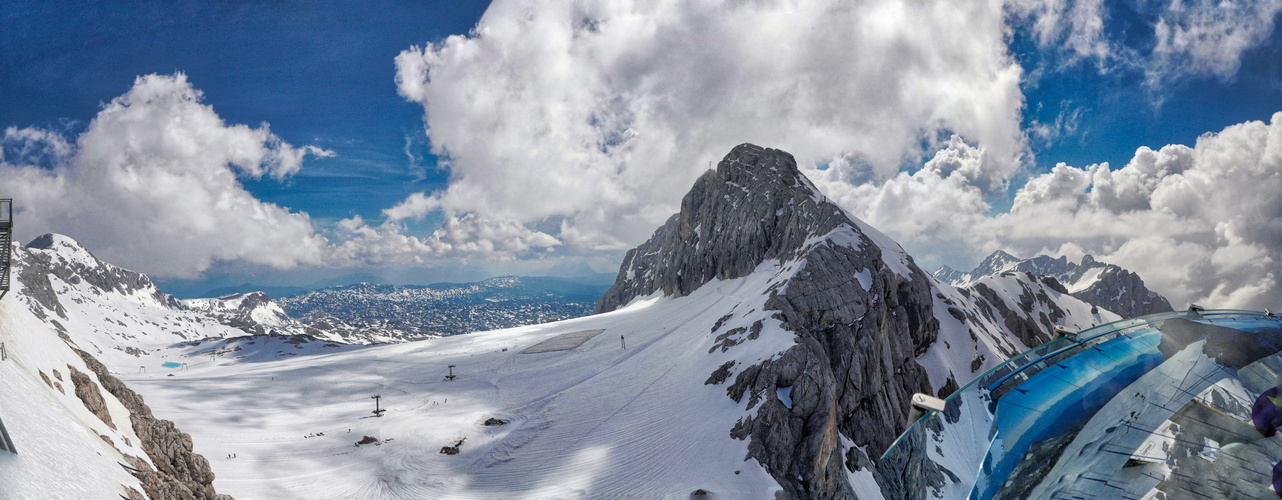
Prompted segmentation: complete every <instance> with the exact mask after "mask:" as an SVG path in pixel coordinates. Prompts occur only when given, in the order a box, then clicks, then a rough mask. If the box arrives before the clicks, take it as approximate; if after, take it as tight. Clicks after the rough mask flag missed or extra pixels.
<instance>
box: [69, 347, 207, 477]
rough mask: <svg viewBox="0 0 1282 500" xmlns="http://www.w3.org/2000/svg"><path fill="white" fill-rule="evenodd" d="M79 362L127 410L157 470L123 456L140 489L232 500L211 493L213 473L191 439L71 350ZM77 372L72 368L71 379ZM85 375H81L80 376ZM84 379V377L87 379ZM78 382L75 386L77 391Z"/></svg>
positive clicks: (85, 356)
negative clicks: (128, 460)
mask: <svg viewBox="0 0 1282 500" xmlns="http://www.w3.org/2000/svg"><path fill="white" fill-rule="evenodd" d="M74 350H75V351H76V354H78V355H80V359H82V360H84V362H85V365H86V366H87V367H89V369H90V370H91V371H93V372H94V374H95V375H97V376H98V380H99V381H101V382H102V387H103V388H104V389H106V390H107V392H109V393H111V394H112V395H113V396H115V397H116V399H117V400H119V401H120V403H121V404H123V405H124V406H125V408H126V409H128V410H129V417H130V420H131V421H132V424H133V429H134V434H136V435H137V436H138V439H139V440H140V442H139V445H140V446H141V447H142V449H143V451H144V452H146V453H147V456H148V457H149V458H150V459H151V461H152V463H154V464H155V465H156V469H152V468H151V466H150V465H148V464H147V462H146V461H144V460H142V459H140V458H137V457H128V456H127V457H126V459H132V460H130V462H131V465H132V467H133V468H135V469H137V470H138V472H134V473H133V474H134V476H135V477H137V478H138V479H139V480H140V481H141V482H142V486H143V491H144V492H146V494H147V496H148V497H150V498H152V499H196V500H231V497H230V496H228V495H219V494H217V493H216V492H215V491H214V485H213V481H214V473H213V471H212V470H210V468H209V461H208V460H206V459H205V457H203V456H200V455H199V454H197V453H195V452H193V451H192V442H191V436H190V435H188V434H187V433H184V432H182V431H180V430H178V428H177V427H176V426H174V423H173V422H171V421H169V420H164V419H158V418H156V417H155V416H154V415H152V413H151V408H148V407H147V404H146V403H145V402H143V399H142V396H139V395H138V394H137V393H135V392H134V391H133V390H131V389H129V388H128V387H126V386H125V384H124V383H123V382H121V381H120V379H117V378H116V377H114V376H112V375H111V373H109V372H108V371H107V367H105V366H103V365H102V363H99V362H98V360H97V359H94V357H93V356H92V355H90V354H89V353H87V352H84V351H82V350H80V349H74ZM77 373H78V372H76V371H75V369H74V368H73V369H72V372H71V377H72V380H76V375H77ZM81 375H82V376H84V375H83V374H81ZM86 378H87V376H86ZM78 389H79V383H77V392H79V391H78Z"/></svg>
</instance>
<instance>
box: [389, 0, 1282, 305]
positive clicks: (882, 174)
mask: <svg viewBox="0 0 1282 500" xmlns="http://www.w3.org/2000/svg"><path fill="white" fill-rule="evenodd" d="M1104 7H1105V3H1104V2H1100V1H1099V0H1084V1H1070V0H1013V1H1010V2H965V3H962V4H958V3H956V2H940V3H933V4H932V3H918V2H897V1H874V2H853V3H852V2H838V1H825V0H809V1H796V2H634V1H629V0H613V1H602V2H565V3H558V4H557V5H556V6H553V7H549V6H547V5H545V4H542V3H539V2H532V1H527V0H499V1H496V2H494V4H492V5H491V7H490V9H489V10H488V11H487V12H486V14H485V16H484V17H483V18H482V20H481V22H480V23H479V24H478V26H477V27H476V29H475V30H473V32H471V33H470V34H468V35H467V36H453V37H450V38H447V39H446V40H444V41H442V42H440V43H436V44H430V45H428V46H425V47H413V48H410V49H408V50H406V51H404V52H402V53H401V54H400V55H399V56H397V57H396V67H397V84H398V88H399V91H400V93H401V95H403V96H404V97H405V98H407V99H408V100H410V101H413V102H416V103H419V104H421V105H422V106H423V109H424V123H425V129H426V135H427V138H428V140H429V142H430V144H431V147H432V151H433V153H434V154H436V155H438V156H439V157H440V162H439V164H440V165H441V166H442V167H443V168H446V169H448V170H449V172H450V184H449V187H448V188H447V189H445V190H442V191H438V192H433V193H426V192H424V193H418V194H415V195H413V196H411V197H409V198H407V199H406V200H404V201H403V202H402V203H400V204H398V205H396V206H394V207H391V208H389V209H388V210H387V211H385V213H384V215H385V217H386V218H387V219H388V220H389V221H400V220H415V219H419V218H422V217H424V216H426V215H427V214H433V213H439V214H440V215H441V216H443V217H444V218H445V219H446V221H447V222H446V224H445V228H449V227H456V226H466V227H469V228H472V230H471V231H470V232H455V233H453V234H456V235H457V237H458V238H471V239H470V240H468V241H470V242H472V243H479V242H480V241H478V240H476V238H482V239H483V238H485V236H483V234H491V233H492V234H496V235H500V237H505V236H507V235H509V234H512V233H513V232H514V230H515V229H516V228H533V227H538V228H540V229H541V230H542V232H540V233H539V239H543V238H542V237H543V236H546V237H547V240H548V241H547V242H551V241H557V242H559V243H562V244H565V245H567V246H569V247H570V248H582V249H588V250H593V249H595V250H618V249H624V248H628V247H631V246H633V245H635V244H636V243H638V242H639V241H641V240H643V239H644V238H645V237H647V236H648V235H649V232H650V231H651V230H652V229H653V228H654V227H656V226H657V225H659V224H660V223H661V222H662V221H663V220H664V219H666V218H667V216H668V215H670V214H671V213H672V212H674V211H675V209H676V206H677V203H678V201H679V196H680V195H681V193H684V192H685V190H686V189H687V188H688V186H689V184H690V182H691V181H692V180H693V179H694V178H695V177H696V176H697V175H698V174H699V173H700V172H701V171H702V170H703V169H705V168H707V167H708V165H709V163H710V162H714V161H716V160H717V159H719V158H720V157H721V155H723V154H724V153H725V152H726V151H728V150H729V149H730V148H731V147H732V146H733V145H735V144H738V143H741V142H755V143H758V144H762V145H766V146H770V147H776V148H780V149H784V150H787V151H789V152H792V153H793V154H794V155H795V156H796V157H797V159H798V160H799V163H801V164H802V165H808V166H810V170H809V175H810V176H811V177H812V178H814V179H816V181H817V182H818V183H820V184H821V185H822V187H823V188H824V189H825V191H827V192H828V193H829V194H830V195H831V196H832V197H833V198H835V199H837V200H839V201H840V202H841V203H842V204H843V205H844V206H846V207H847V208H849V209H850V210H851V211H852V212H853V213H855V214H857V215H858V216H860V217H863V218H865V219H867V220H869V222H872V223H873V224H874V225H877V226H878V227H880V228H882V230H884V231H886V232H888V233H890V234H891V235H893V236H895V237H896V238H898V239H900V240H901V241H902V242H903V243H904V244H905V246H906V247H908V248H909V250H910V251H912V252H914V253H919V254H921V255H922V256H923V257H924V258H923V259H921V260H923V261H925V262H942V261H944V260H945V259H947V260H950V261H951V262H953V263H957V262H958V261H959V260H960V261H961V262H968V263H973V262H975V261H976V260H978V259H979V258H980V257H982V256H983V255H984V254H986V253H987V252H990V251H991V250H994V249H997V248H1006V249H1008V250H1012V251H1016V252H1021V253H1024V254H1026V255H1031V254H1032V253H1036V252H1049V253H1056V254H1059V253H1067V254H1073V255H1078V254H1080V253H1082V252H1092V253H1094V254H1096V255H1097V256H1100V257H1102V258H1104V259H1111V260H1113V261H1115V262H1117V263H1119V264H1122V265H1126V266H1128V267H1130V268H1132V269H1135V270H1137V271H1139V272H1140V273H1141V275H1142V276H1144V277H1145V278H1146V279H1148V280H1149V281H1150V282H1151V283H1152V284H1153V285H1154V286H1155V287H1156V288H1157V289H1158V290H1161V291H1163V292H1164V293H1167V294H1168V295H1170V297H1171V298H1172V299H1173V300H1174V301H1176V302H1181V301H1183V300H1201V301H1204V302H1207V303H1209V304H1211V305H1217V306H1251V307H1255V306H1262V305H1265V303H1266V302H1269V301H1274V302H1276V301H1277V300H1278V299H1279V298H1282V297H1280V293H1279V291H1278V290H1277V288H1276V286H1274V285H1272V284H1271V281H1270V280H1272V279H1273V276H1275V275H1278V274H1280V273H1279V272H1278V265H1277V264H1276V263H1277V262H1278V257H1279V256H1278V255H1277V253H1276V250H1274V249H1276V248H1279V246H1282V245H1279V243H1282V242H1279V241H1278V240H1276V239H1270V238H1273V237H1274V236H1271V235H1275V232H1270V231H1269V230H1266V229H1265V228H1267V227H1272V226H1274V225H1276V224H1278V222H1277V221H1278V219H1279V214H1278V213H1276V212H1268V210H1269V209H1268V208H1261V207H1272V206H1275V205H1273V204H1270V203H1264V204H1263V205H1261V204H1259V203H1257V204H1248V202H1247V201H1246V200H1252V202H1262V201H1266V200H1270V199H1272V198H1268V195H1267V193H1268V192H1267V191H1263V190H1262V189H1263V188H1262V186H1267V185H1268V183H1267V182H1255V181H1253V180H1251V179H1253V177H1252V176H1253V175H1266V174H1267V172H1270V171H1269V168H1272V167H1270V166H1269V165H1272V163H1270V162H1271V161H1272V160H1269V159H1268V158H1271V156H1270V154H1271V153H1269V151H1272V149H1270V148H1276V147H1277V146H1271V145H1269V144H1271V143H1269V141H1268V140H1265V139H1261V138H1260V137H1266V136H1267V135H1268V134H1264V135H1263V136H1260V134H1262V133H1263V132H1258V131H1257V132H1254V134H1255V135H1252V133H1248V130H1257V129H1259V130H1263V129H1269V128H1271V127H1273V126H1274V125H1273V124H1269V125H1265V124H1263V123H1245V124H1241V125H1239V126H1235V127H1230V128H1229V129H1226V130H1224V131H1222V132H1220V133H1218V134H1209V135H1207V136H1205V137H1203V138H1202V139H1201V140H1200V141H1199V142H1198V144H1197V145H1196V146H1194V147H1192V148H1188V147H1184V146H1167V147H1164V148H1161V149H1160V150H1157V151H1152V150H1148V149H1140V150H1139V151H1138V152H1137V153H1136V156H1135V158H1134V159H1133V160H1132V161H1131V162H1130V163H1129V164H1128V165H1126V166H1125V167H1124V168H1121V169H1118V170H1117V171H1110V170H1109V169H1108V166H1107V165H1092V166H1086V167H1080V168H1079V167H1070V166H1067V165H1061V166H1059V167H1056V168H1055V169H1053V170H1052V171H1051V172H1049V173H1046V174H1043V175H1035V176H1032V179H1031V180H1030V181H1029V182H1028V183H1027V185H1025V186H1023V187H1019V186H1011V182H1012V180H1013V179H1018V178H1021V176H1022V175H1027V174H1028V171H1027V169H1028V168H1029V167H1030V166H1031V165H1032V163H1031V154H1030V153H1029V148H1028V142H1029V137H1030V136H1032V137H1037V138H1040V139H1041V140H1053V139H1055V137H1057V136H1058V135H1060V134H1062V133H1068V134H1071V133H1073V130H1074V129H1075V128H1076V120H1077V114H1078V113H1080V109H1064V110H1062V112H1061V120H1060V121H1057V123H1056V124H1055V125H1054V129H1052V128H1051V126H1050V125H1049V124H1046V125H1040V124H1037V123H1033V124H1032V125H1031V128H1030V129H1029V130H1027V131H1025V130H1023V129H1021V126H1020V123H1021V119H1022V113H1023V106H1024V97H1023V94H1022V92H1021V90H1020V84H1021V79H1023V78H1026V77H1027V75H1025V73H1024V69H1023V68H1021V67H1020V66H1019V64H1017V63H1016V62H1015V61H1014V60H1013V58H1012V56H1011V54H1010V53H1009V49H1008V46H1007V44H1008V43H1009V42H1010V36H1011V32H1012V30H1015V29H1020V30H1026V32H1027V33H1030V34H1031V37H1032V40H1033V41H1034V43H1035V44H1036V45H1038V46H1039V47H1040V48H1041V49H1043V50H1045V51H1048V53H1053V54H1058V56H1059V57H1058V58H1059V60H1061V61H1062V62H1061V64H1062V65H1063V66H1062V67H1061V68H1060V69H1063V68H1068V67H1072V66H1074V65H1075V64H1076V63H1077V62H1079V61H1093V62H1094V63H1095V65H1096V67H1097V69H1098V71H1100V72H1102V73H1110V72H1120V73H1126V74H1130V75H1139V76H1140V78H1141V79H1142V80H1143V81H1145V82H1147V83H1146V84H1145V85H1147V86H1148V87H1149V88H1150V90H1153V91H1154V101H1155V103H1159V102H1161V100H1162V99H1163V97H1162V95H1161V93H1162V89H1164V88H1168V87H1169V86H1170V85H1172V84H1175V83H1178V82H1180V81H1186V80H1188V79H1190V78H1207V77H1209V78H1218V79H1221V80H1230V79H1232V77H1233V75H1234V74H1235V73H1236V71H1237V68H1238V65H1239V64H1240V60H1241V58H1242V55H1243V53H1245V52H1246V51H1248V50H1249V49H1251V48H1252V47H1255V46H1258V45H1259V44H1260V43H1261V42H1262V41H1263V40H1265V39H1267V38H1268V36H1269V34H1270V33H1271V32H1272V30H1273V23H1274V18H1275V17H1276V14H1277V13H1278V12H1279V10H1282V1H1275V0H1269V1H1261V2H1234V3H1224V2H1209V1H1193V2H1163V3H1137V4H1134V5H1131V7H1132V8H1134V9H1138V10H1137V12H1138V14H1140V15H1139V16H1138V19H1139V20H1138V21H1137V22H1142V23H1148V25H1147V26H1146V27H1145V29H1148V30H1151V33H1150V35H1151V36H1148V37H1147V38H1145V37H1143V36H1141V37H1138V38H1135V37H1132V39H1123V38H1117V37H1118V36H1119V35H1118V34H1117V33H1110V32H1109V30H1108V23H1107V21H1108V16H1109V15H1110V12H1109V9H1105V8H1104ZM1137 40H1138V41H1137ZM1050 70H1051V71H1055V70H1057V69H1055V68H1050ZM1038 71H1039V73H1038V75H1034V76H1033V78H1041V77H1044V76H1040V75H1043V73H1040V71H1042V69H1041V68H1039V69H1038ZM1276 121H1277V120H1276V119H1274V123H1276ZM1061 122H1062V123H1061ZM1039 127H1040V128H1039ZM1248 136H1249V137H1248ZM1251 137H1254V139H1251ZM1229 151H1233V152H1235V153H1234V154H1237V155H1239V156H1242V155H1246V156H1245V157H1242V158H1234V159H1233V160H1232V161H1228V160H1226V159H1225V158H1226V157H1227V156H1230V155H1229V153H1228V152H1229ZM1251 155H1254V156H1251ZM1268 175H1272V174H1268ZM1266 178H1268V177H1267V175H1266ZM1256 180H1258V179H1256ZM1007 188H1018V191H1017V193H1016V195H1015V203H1014V207H1013V208H1012V210H1011V212H1010V213H1009V214H1001V215H993V214H991V213H989V212H991V208H992V207H991V205H990V201H991V200H994V199H999V198H1001V197H1003V195H1005V194H1006V193H1008V191H1006V189H1007ZM1274 198H1277V197H1276V196H1274ZM1261 210H1264V211H1261ZM491 226H492V227H493V229H489V230H488V232H487V231H485V230H482V228H490V227H491ZM445 228H443V230H444V229H445ZM499 228H503V229H502V230H500V229H499ZM368 229H369V230H370V231H374V232H375V233H380V234H382V233H385V234H387V235H389V236H390V235H395V234H398V233H397V228H396V227H395V226H386V225H385V226H383V228H382V229H375V228H368ZM516 232H519V231H516ZM438 233H439V232H438ZM370 238H371V239H372V238H373V236H370ZM455 243H462V240H460V241H456V242H455ZM517 247H520V245H517Z"/></svg>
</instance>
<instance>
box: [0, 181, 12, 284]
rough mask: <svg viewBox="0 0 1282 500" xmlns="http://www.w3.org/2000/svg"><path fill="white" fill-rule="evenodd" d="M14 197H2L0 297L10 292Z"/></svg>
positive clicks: (0, 216)
mask: <svg viewBox="0 0 1282 500" xmlns="http://www.w3.org/2000/svg"><path fill="white" fill-rule="evenodd" d="M12 253H13V199H12V198H0V299H3V298H4V296H5V295H6V294H8V293H9V274H10V273H9V271H10V269H11V267H12V266H11V265H10V264H11V263H12V258H13V255H12Z"/></svg>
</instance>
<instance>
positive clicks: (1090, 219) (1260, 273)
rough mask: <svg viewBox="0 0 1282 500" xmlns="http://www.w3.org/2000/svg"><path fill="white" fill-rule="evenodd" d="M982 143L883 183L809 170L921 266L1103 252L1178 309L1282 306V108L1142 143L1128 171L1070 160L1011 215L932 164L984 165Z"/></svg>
mask: <svg viewBox="0 0 1282 500" xmlns="http://www.w3.org/2000/svg"><path fill="white" fill-rule="evenodd" d="M976 150H977V148H976V147H974V146H971V145H968V144H966V143H965V142H961V141H956V140H954V141H953V142H952V143H950V144H949V146H948V148H946V149H945V150H943V151H940V153H939V154H937V155H936V157H935V159H934V160H932V161H931V162H928V163H927V165H928V167H927V168H924V169H922V170H921V171H918V172H916V173H913V174H911V175H910V174H907V173H901V174H899V175H898V176H896V177H895V178H893V179H890V180H887V181H885V182H880V183H878V182H873V183H866V184H862V185H858V186H851V185H850V184H848V183H844V182H840V181H839V180H833V179H831V175H830V174H828V173H827V172H822V171H815V172H811V173H810V175H812V176H814V177H816V178H817V179H819V180H820V182H818V183H817V184H818V185H819V186H820V187H821V188H822V189H824V190H825V191H827V192H829V195H830V196H831V197H832V198H833V199H834V200H836V201H838V202H839V203H841V204H842V205H843V206H845V207H847V208H848V209H849V210H851V211H852V213H853V214H854V215H856V216H858V217H861V218H863V219H864V220H866V221H868V222H870V223H872V224H873V225H874V226H877V227H878V228H880V229H881V230H882V231H885V232H886V233H887V234H889V235H891V236H892V237H895V238H897V239H898V240H900V241H901V243H903V244H904V246H905V247H906V248H907V249H908V250H909V251H910V252H911V253H913V254H914V256H916V257H917V258H918V261H919V262H927V263H939V262H950V263H951V264H953V265H955V266H957V267H964V266H965V265H966V264H970V265H973V264H974V263H975V262H977V261H978V260H979V259H980V258H982V257H983V255H985V254H987V253H988V252H991V251H992V250H995V249H998V248H1001V249H1005V250H1008V251H1011V252H1013V253H1015V254H1016V255H1022V256H1026V257H1031V256H1033V255H1036V254H1040V253H1048V254H1051V255H1068V256H1070V257H1073V258H1080V256H1081V255H1082V253H1091V254H1094V255H1095V256H1097V257H1099V258H1100V259H1101V260H1103V261H1105V262H1111V263H1115V264H1119V265H1121V266H1123V267H1126V268H1128V269H1130V270H1132V271H1135V272H1137V273H1139V275H1140V276H1141V277H1142V278H1143V279H1144V280H1145V282H1146V283H1147V284H1148V285H1149V286H1150V287H1151V288H1153V289H1155V290H1157V291H1159V292H1161V293H1163V294H1165V295H1166V296H1167V297H1168V298H1170V299H1171V300H1172V302H1173V305H1175V306H1177V307H1178V306H1182V305H1183V304H1186V303H1188V302H1198V303H1201V304H1203V305H1206V306H1210V307H1242V308H1250V309H1262V308H1265V307H1271V308H1278V307H1279V306H1282V286H1280V285H1279V280H1280V279H1282V195H1279V193H1282V113H1277V114H1274V115H1273V117H1272V120H1271V121H1270V122H1269V123H1265V122H1260V121H1250V122H1246V123H1241V124H1238V125H1233V126H1230V127H1228V128H1225V129H1224V130H1222V131H1220V132H1218V133H1208V134H1205V135H1203V136H1202V137H1201V138H1199V139H1198V140H1197V143H1196V144H1195V145H1193V146H1192V147H1189V146H1184V145H1167V146H1164V147H1162V148H1160V149H1157V150H1153V149H1150V148H1147V147H1141V148H1139V149H1138V150H1137V151H1136V153H1135V156H1134V157H1133V158H1132V159H1131V160H1130V161H1129V162H1128V163H1127V164H1126V165H1125V166H1123V167H1122V168H1119V169H1116V170H1110V169H1109V166H1108V165H1107V164H1099V165H1089V166H1086V167H1081V168H1079V167H1073V166H1069V165H1064V164H1060V165H1058V166H1056V167H1055V168H1053V169H1052V170H1051V171H1050V172H1047V173H1045V174H1042V175H1039V176H1036V177H1033V178H1032V179H1030V180H1029V181H1028V182H1027V184H1025V185H1024V186H1023V187H1022V188H1020V189H1019V190H1018V191H1017V192H1016V194H1015V197H1014V204H1013V206H1012V208H1011V210H1010V212H1009V213H1005V214H996V215H992V214H987V213H986V212H987V211H988V209H989V206H988V204H987V203H985V202H984V201H983V198H982V196H981V194H980V193H981V191H980V190H979V189H978V188H977V187H975V186H974V185H973V184H972V183H971V182H970V181H969V179H968V177H966V174H965V172H966V171H967V169H966V167H964V166H959V167H956V168H954V169H953V170H952V173H950V174H947V175H944V174H943V172H947V171H948V169H941V168H938V167H934V166H931V164H932V163H937V162H941V161H943V162H947V163H952V164H958V165H965V164H966V163H967V162H971V163H973V162H974V160H973V159H972V158H973V157H974V155H975V154H976Z"/></svg>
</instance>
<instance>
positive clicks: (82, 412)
mask: <svg viewBox="0 0 1282 500" xmlns="http://www.w3.org/2000/svg"><path fill="white" fill-rule="evenodd" d="M13 285H14V289H15V290H13V291H11V292H10V293H9V294H7V295H6V296H5V298H4V299H3V300H0V342H4V344H5V353H6V356H7V359H6V360H5V361H0V419H3V420H4V425H5V428H6V430H7V431H8V433H9V436H10V437H11V438H12V439H13V441H14V446H15V447H16V448H17V450H18V454H16V455H15V454H12V453H7V452H2V451H0V497H3V498H15V499H16V498H55V499H56V498H68V499H71V498H107V497H114V496H115V495H116V494H124V493H125V492H126V488H127V487H128V488H133V489H135V490H137V491H139V492H141V491H142V486H141V485H140V484H139V482H138V480H137V479H135V478H134V477H133V476H132V475H130V474H129V473H128V472H127V471H126V470H125V469H124V468H123V467H120V465H119V464H118V463H119V462H123V461H124V458H123V456H121V454H120V452H117V451H116V448H113V447H112V446H111V445H109V444H107V443H106V442H104V441H103V440H102V439H101V438H100V437H99V435H105V436H107V437H108V438H110V439H111V440H112V442H113V443H114V444H115V446H116V447H118V448H119V449H120V450H121V451H122V452H124V453H127V454H130V455H134V456H138V457H141V458H143V459H144V460H147V461H148V463H150V460H148V459H147V456H146V454H145V453H144V452H143V451H142V450H141V449H140V448H139V447H138V445H139V441H138V438H137V436H136V435H134V433H133V427H132V425H131V424H130V421H129V413H128V412H127V411H126V410H125V409H124V407H123V406H122V405H121V404H120V403H119V402H118V401H117V400H116V399H115V398H114V397H112V395H111V394H110V393H108V392H106V390H102V389H100V392H101V393H102V396H103V398H104V400H105V401H106V404H107V408H108V410H109V413H110V415H111V419H112V421H113V423H115V425H116V430H112V429H111V428H109V427H108V426H107V424H105V423H103V422H102V421H101V420H99V419H98V417H97V416H95V415H94V414H92V413H91V412H90V411H89V410H88V409H87V408H85V406H84V403H82V402H81V401H80V399H79V398H77V397H76V395H75V384H74V383H72V381H71V376H70V373H69V369H68V365H71V366H74V367H75V368H76V369H77V370H79V371H81V372H82V373H85V374H87V375H88V376H89V377H90V378H91V379H93V380H94V382H95V383H98V384H99V387H100V388H101V383H100V382H99V381H98V379H97V377H96V376H95V375H94V374H93V372H92V371H90V370H89V369H88V368H87V367H85V365H84V362H83V361H81V360H80V357H79V356H78V355H76V354H75V353H74V352H72V351H71V349H69V348H68V347H67V346H66V344H64V343H63V341H62V340H61V339H59V338H58V336H57V334H56V333H55V332H53V331H52V330H51V329H50V328H49V326H48V325H46V324H45V323H44V322H43V321H41V320H40V319H39V318H36V317H35V316H34V315H32V314H31V312H30V311H28V310H27V309H26V307H25V305H23V304H21V303H19V302H18V301H17V300H16V298H17V295H18V291H19V289H20V287H21V284H20V283H18V281H17V280H14V282H13ZM55 369H56V370H58V371H59V372H60V373H61V374H62V381H61V382H60V383H61V385H62V387H63V390H65V391H66V393H65V394H63V393H60V392H58V391H57V390H56V389H53V388H50V387H49V386H48V385H46V384H45V383H44V381H43V380H42V379H41V377H40V375H39V373H40V372H41V371H43V372H44V373H45V375H47V376H48V377H49V378H50V381H51V382H56V381H58V380H57V378H56V377H54V375H53V373H52V372H53V370H55ZM126 438H127V439H129V442H130V444H131V446H126V445H125V443H124V440H125V439H126Z"/></svg>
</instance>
